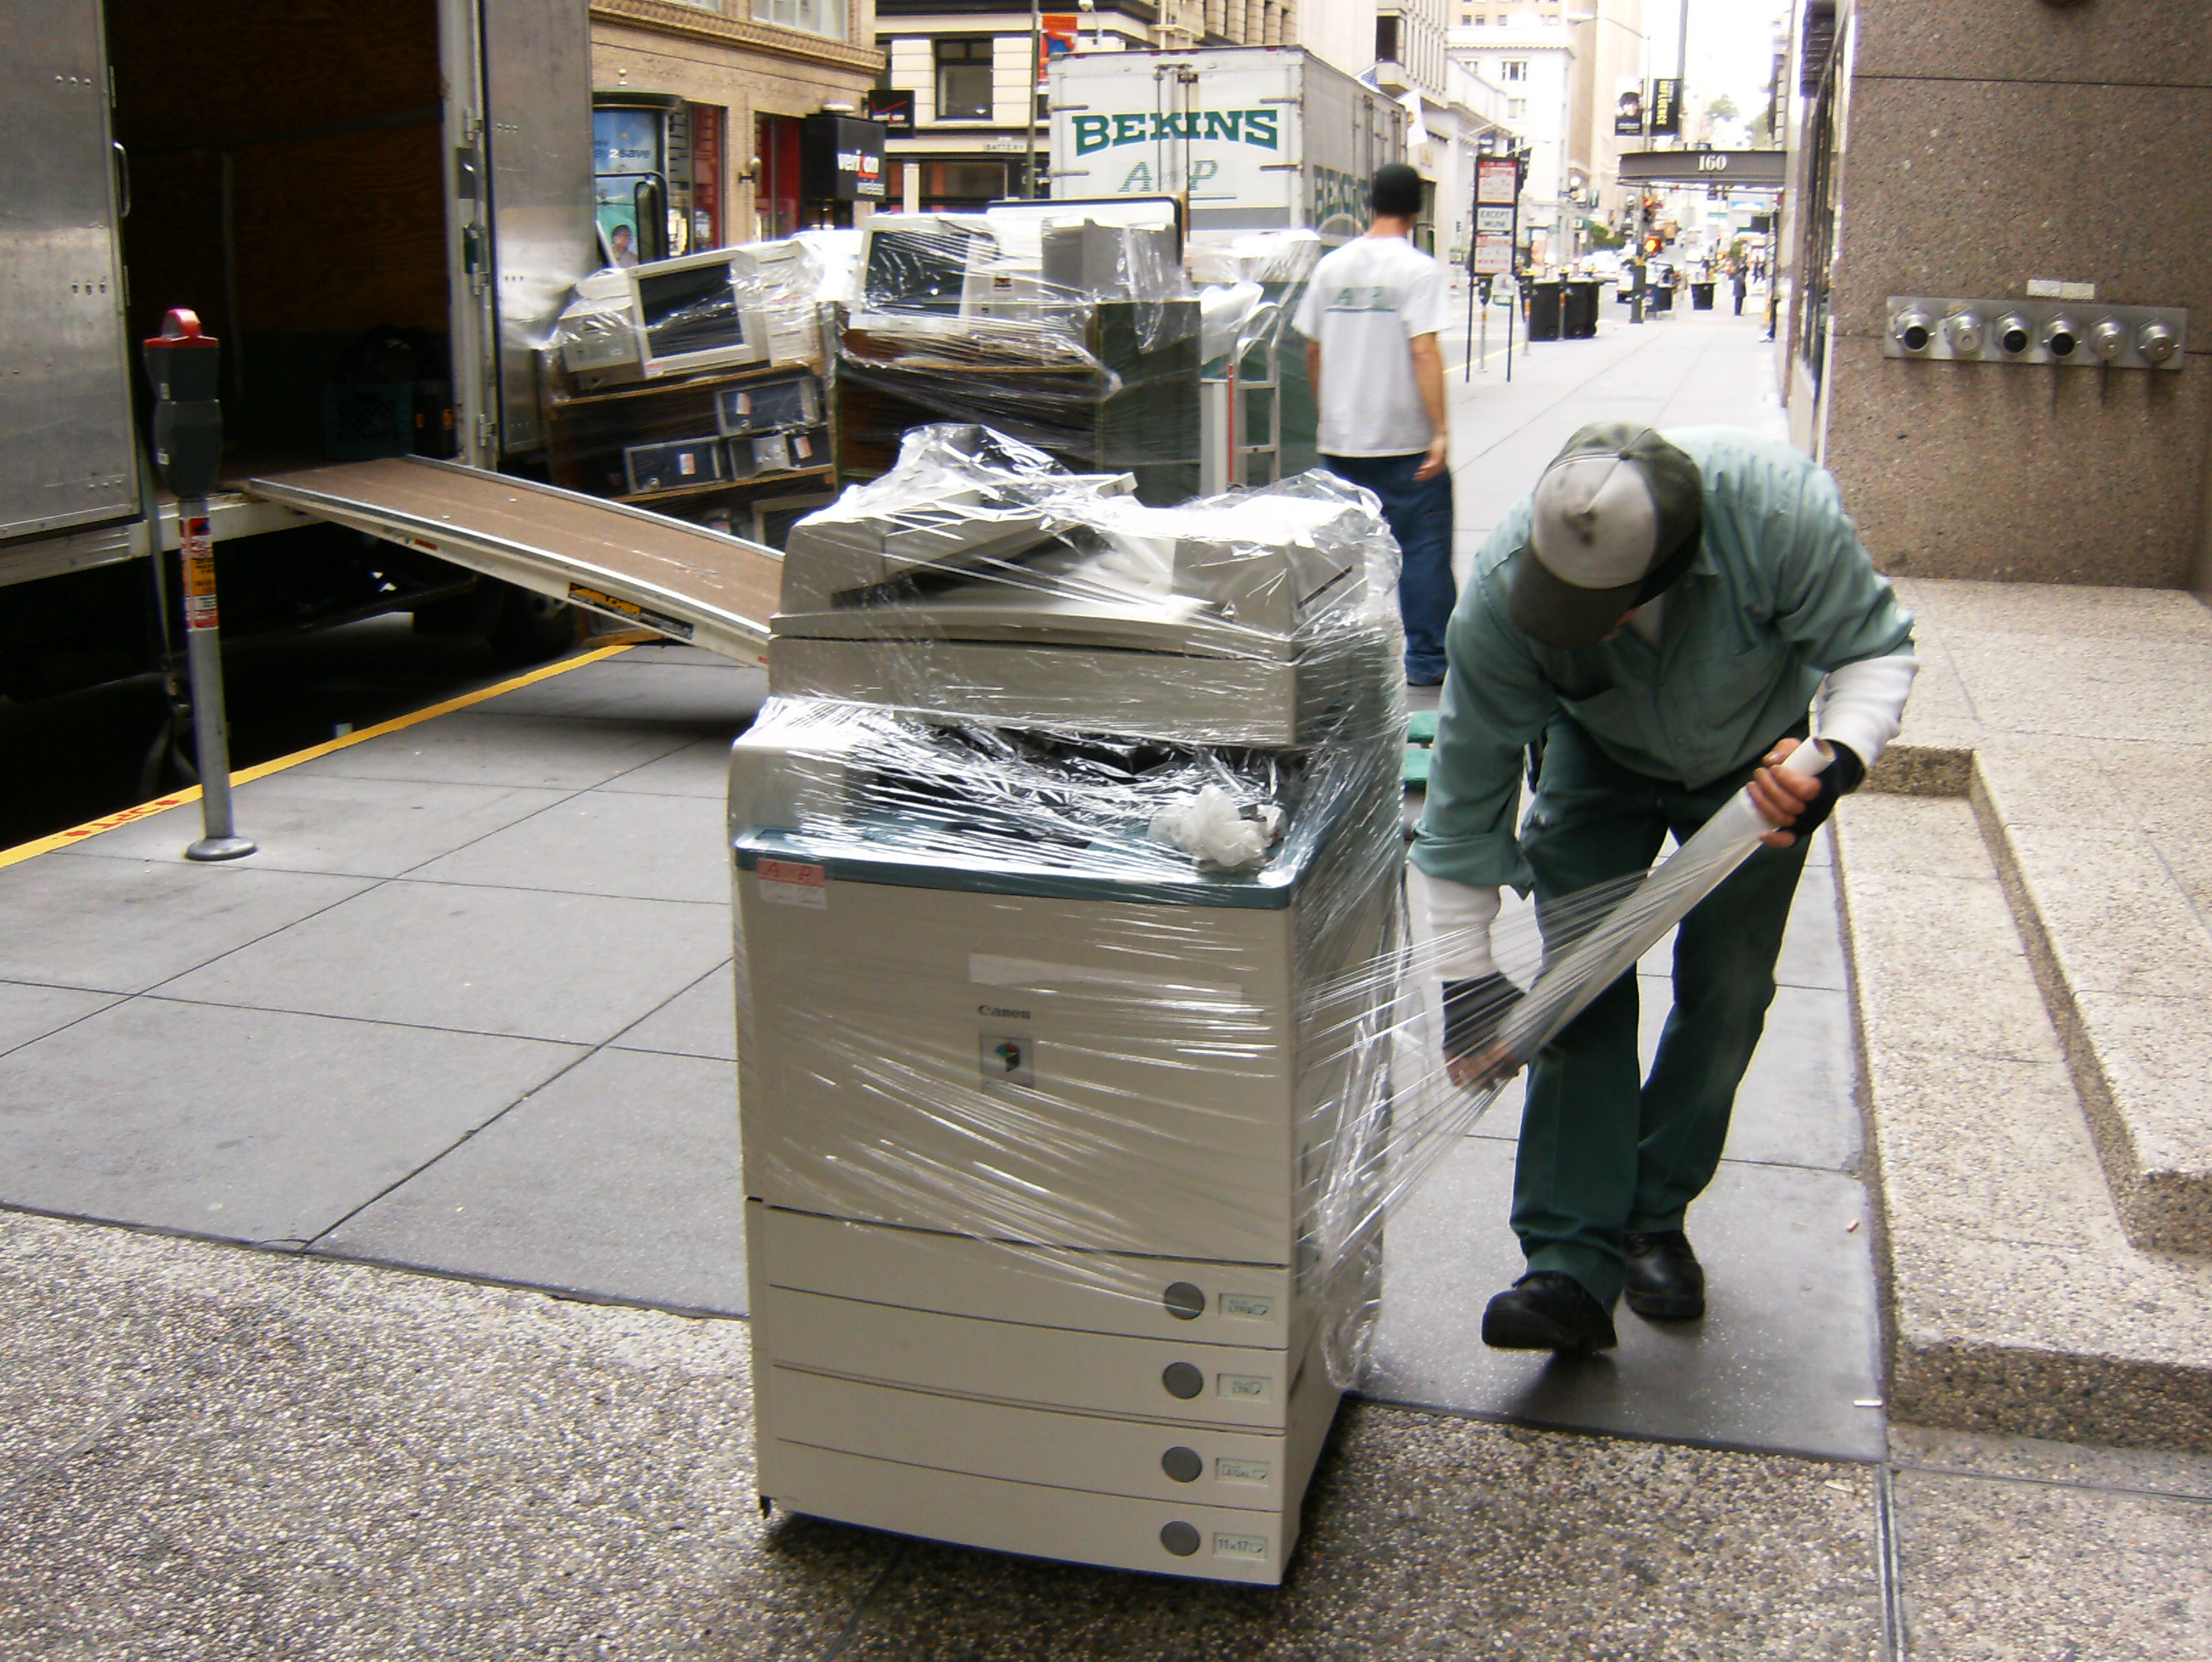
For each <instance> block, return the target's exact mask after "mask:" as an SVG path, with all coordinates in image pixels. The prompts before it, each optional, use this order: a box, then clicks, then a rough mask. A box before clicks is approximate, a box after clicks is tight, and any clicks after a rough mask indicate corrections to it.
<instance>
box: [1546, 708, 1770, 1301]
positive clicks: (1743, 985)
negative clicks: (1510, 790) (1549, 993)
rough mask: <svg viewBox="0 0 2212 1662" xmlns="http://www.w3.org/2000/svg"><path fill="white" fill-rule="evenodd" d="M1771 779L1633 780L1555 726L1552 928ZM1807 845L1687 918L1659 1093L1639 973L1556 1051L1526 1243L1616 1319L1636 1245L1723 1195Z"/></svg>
mask: <svg viewBox="0 0 2212 1662" xmlns="http://www.w3.org/2000/svg"><path fill="white" fill-rule="evenodd" d="M1752 773H1753V768H1745V769H1743V770H1741V771H1740V772H1738V773H1735V774H1732V775H1730V776H1729V777H1727V778H1725V779H1723V780H1720V781H1718V782H1716V783H1714V784H1711V785H1708V786H1706V787H1705V788H1703V789H1701V790H1694V791H1693V790H1687V789H1685V788H1683V787H1682V786H1680V785H1676V784H1669V783H1668V782H1665V781H1663V780H1658V779H1648V778H1646V777H1644V776H1643V775H1642V774H1639V773H1633V772H1631V771H1630V770H1628V769H1626V768H1624V767H1622V766H1620V764H1617V763H1615V762H1613V761H1612V760H1610V759H1608V758H1607V757H1606V756H1605V755H1604V753H1603V752H1601V751H1600V750H1599V749H1598V748H1597V746H1596V745H1595V744H1594V743H1593V742H1592V741H1591V740H1590V738H1589V734H1586V733H1584V732H1583V730H1582V728H1579V727H1577V726H1576V725H1575V724H1574V723H1573V722H1572V721H1568V720H1566V719H1565V718H1564V717H1560V718H1558V719H1555V720H1554V721H1553V723H1552V726H1551V728H1550V730H1549V731H1548V732H1547V734H1545V748H1544V761H1543V770H1542V774H1541V778H1540V780H1539V782H1538V784H1537V788H1536V800H1535V802H1534V806H1533V807H1531V808H1530V810H1529V814H1528V824H1527V825H1526V826H1525V827H1524V829H1523V831H1522V839H1521V840H1522V849H1523V850H1524V851H1525V852H1526V854H1527V855H1528V863H1529V865H1530V866H1531V867H1532V868H1534V871H1535V874H1536V902H1537V911H1538V916H1539V917H1540V919H1541V916H1543V913H1544V910H1545V909H1546V906H1547V903H1550V902H1553V901H1556V900H1559V899H1560V898H1564V897H1565V896H1568V895H1571V894H1573V893H1575V892H1577V891H1579V890H1583V889H1587V888H1589V886H1591V885H1592V884H1595V883H1603V882H1607V881H1608V880H1612V879H1614V878H1620V877H1626V876H1628V875H1629V874H1632V873H1635V872H1639V871H1642V870H1643V869H1644V868H1646V867H1647V866H1649V865H1650V863H1651V861H1652V860H1653V858H1654V857H1655V856H1656V855H1657V854H1658V852H1659V849H1660V846H1661V844H1662V843H1663V842H1664V841H1665V839H1666V836H1667V833H1668V832H1669V831H1672V832H1674V836H1675V837H1676V838H1677V839H1678V840H1680V839H1685V838H1687V837H1689V836H1690V834H1691V833H1692V831H1696V830H1697V828H1698V827H1699V825H1703V824H1705V821H1706V819H1709V818H1710V817H1711V815H1712V814H1713V813H1714V811H1715V810H1717V808H1719V807H1720V806H1721V805H1722V804H1723V803H1724V802H1726V801H1728V800H1729V797H1730V796H1732V795H1734V794H1735V793H1736V792H1737V791H1739V790H1741V788H1743V785H1744V783H1745V782H1746V781H1747V780H1748V779H1749V778H1750V776H1751V775H1752ZM1806 847H1807V844H1806V840H1805V839H1804V838H1803V837H1800V838H1799V839H1798V840H1797V842H1796V843H1795V844H1794V845H1793V846H1791V847H1790V848H1787V849H1774V848H1766V847H1764V846H1762V847H1761V848H1760V849H1759V850H1758V852H1757V853H1755V854H1753V855H1752V856H1751V858H1750V859H1748V860H1747V861H1744V862H1743V864H1742V865H1741V866H1739V867H1738V868H1736V869H1735V871H1734V872H1732V873H1730V874H1729V877H1728V879H1727V880H1726V881H1724V882H1723V883H1722V884H1721V886H1719V887H1718V888H1717V889H1715V890H1714V891H1713V892H1712V893H1711V894H1709V895H1707V896H1706V897H1705V899H1704V900H1702V901H1701V902H1699V904H1698V905H1697V907H1696V908H1695V909H1694V910H1692V912H1691V913H1690V915H1689V916H1687V917H1686V918H1684V919H1683V920H1682V923H1681V928H1680V932H1679V933H1678V934H1677V935H1676V938H1675V944H1674V1012H1673V1014H1670V1015H1669V1016H1668V1018H1667V1027H1666V1031H1665V1032H1664V1034H1663V1035H1662V1037H1661V1038H1660V1041H1659V1055H1658V1056H1657V1058H1656V1060H1655V1061H1654V1062H1653V1063H1652V1066H1651V1074H1650V1078H1649V1079H1646V1078H1644V1074H1643V1068H1642V1067H1641V1065H1640V1064H1639V1062H1638V1057H1637V1045H1636V1028H1637V985H1636V974H1635V971H1630V972H1629V973H1627V974H1626V975H1624V976H1622V977H1620V980H1618V981H1616V982H1614V983H1613V985H1612V986H1611V987H1609V988H1607V989H1606V990H1605V991H1604V992H1603V993H1601V994H1600V995H1599V996H1598V997H1597V999H1596V1000H1595V1002H1593V1003H1592V1004H1591V1005H1590V1006H1589V1008H1587V1009H1585V1010H1584V1011H1583V1013H1582V1014H1581V1015H1579V1016H1577V1018H1576V1019H1575V1020H1574V1021H1573V1022H1572V1023H1571V1024H1570V1025H1569V1026H1568V1027H1567V1029H1566V1030H1565V1032H1562V1033H1561V1034H1560V1035H1559V1038H1556V1039H1554V1040H1553V1042H1552V1043H1551V1044H1548V1045H1547V1046H1546V1047H1545V1048H1544V1050H1541V1052H1539V1053H1538V1055H1537V1056H1536V1058H1535V1061H1534V1063H1533V1065H1532V1066H1531V1067H1530V1068H1529V1071H1528V1096H1527V1105H1526V1107H1525V1109H1524V1111H1523V1112H1522V1120H1521V1154H1520V1160H1519V1163H1518V1165H1517V1166H1516V1170H1515V1172H1514V1178H1513V1229H1514V1233H1516V1234H1517V1235H1519V1236H1520V1237H1521V1249H1522V1251H1523V1252H1525V1253H1526V1254H1527V1255H1528V1267H1529V1269H1559V1270H1565V1272H1566V1273H1567V1274H1568V1275H1572V1276H1573V1277H1574V1278H1575V1279H1576V1280H1577V1281H1578V1282H1581V1283H1582V1284H1583V1286H1584V1287H1586V1288H1589V1290H1590V1292H1591V1293H1592V1294H1594V1295H1595V1297H1596V1298H1597V1299H1598V1300H1600V1301H1601V1303H1604V1304H1606V1305H1607V1306H1610V1305H1611V1304H1612V1303H1613V1300H1615V1299H1617V1298H1619V1297H1620V1288H1621V1280H1622V1269H1621V1263H1622V1254H1621V1237H1622V1236H1623V1235H1624V1234H1626V1233H1628V1232H1629V1231H1632V1230H1634V1231H1638V1232H1651V1231H1657V1230H1666V1229H1680V1227H1682V1214H1683V1211H1684V1209H1685V1208H1687V1207H1688V1205H1689V1203H1690V1202H1692V1201H1693V1200H1695V1199H1696V1198H1697V1197H1698V1196H1699V1194H1700V1193H1701V1192H1703V1190H1704V1189H1705V1185H1706V1184H1708V1183H1710V1182H1711V1181H1712V1176H1713V1172H1714V1170H1715V1168H1716V1167H1717V1166H1719V1164H1720V1158H1721V1146H1722V1144H1723V1143H1724V1142H1725V1141H1727V1140H1728V1128H1729V1110H1730V1109H1731V1108H1732V1107H1733V1106H1734V1105H1735V1087H1736V1086H1737V1084H1738V1083H1739V1082H1740V1081H1741V1080H1742V1078H1743V1072H1744V1069H1745V1068H1747V1067H1748V1066H1749V1065H1750V1062H1751V1053H1752V1051H1753V1050H1755V1049H1757V1048H1758V1044H1759V1032H1760V1030H1761V1029H1762V1028H1763V1027H1764V1026H1765V1022H1766V1007H1767V1006H1768V1005H1769V1004H1770V1003H1771V1002H1772V1001H1773V998H1774V959H1775V956H1776V954H1777V953H1779V952H1780V951H1781V949H1782V932H1783V929H1784V927H1785V926H1786V925H1787V923H1788V922H1789V920H1790V897H1791V896H1792V895H1793V894H1794V893H1795V892H1796V888H1797V874H1798V873H1799V872H1801V871H1802V870H1803V869H1804V865H1805V852H1806Z"/></svg>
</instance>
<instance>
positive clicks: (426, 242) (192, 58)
mask: <svg viewBox="0 0 2212 1662" xmlns="http://www.w3.org/2000/svg"><path fill="white" fill-rule="evenodd" d="M363 21H364V19H363V17H362V14H361V13H360V12H359V11H357V10H356V9H352V8H348V7H339V6H331V5H327V4H307V5H301V4H299V3H296V0H201V3H199V4H196V5H194V6H192V7H191V9H189V11H187V12H184V13H179V11H178V9H176V8H175V7H173V6H170V5H165V4H161V3H157V0H107V50H108V58H109V62H110V64H111V65H112V69H113V71H114V82H115V115H114V120H115V136H116V138H117V140H118V143H120V144H121V145H122V146H123V149H124V152H125V155H126V157H127V158H128V163H127V165H128V171H129V178H130V197H131V202H130V212H129V215H128V216H127V217H126V218H125V220H124V222H123V250H124V254H123V257H124V263H125V270H126V271H127V272H128V273H129V283H128V293H129V317H130V323H131V337H132V338H134V339H138V338H144V337H146V336H148V335H152V334H158V333H159V332H160V331H161V317H162V314H164V313H165V312H166V311H167V310H168V308H170V307H173V306H186V307H191V308H192V309H193V310H195V311H197V313H198V314H199V315H200V319H201V321H202V323H203V325H204V326H205V327H206V328H207V329H208V331H209V332H210V333H212V334H215V335H216V336H218V337H220V338H221V339H222V342H223V345H224V349H225V352H226V360H225V364H224V368H225V373H226V385H225V387H224V399H223V402H224V406H225V411H226V416H227V420H228V440H229V442H228V446H227V450H228V454H229V458H230V464H231V465H230V468H229V470H228V471H230V472H234V473H237V474H240V476H242V474H243V473H244V472H246V471H247V467H248V466H249V464H250V465H251V466H253V467H265V466H268V465H270V464H271V463H274V462H276V461H279V460H283V461H289V462H297V463H301V464H306V463H311V462H319V461H325V460H351V459H353V456H352V454H349V453H355V454H358V453H362V452H364V451H368V450H369V449H370V448H371V447H372V446H373V445H374V441H375V440H376V439H377V437H378V435H379V431H380V425H381V423H382V421H383V419H384V417H386V416H388V417H390V418H391V419H392V420H393V421H395V422H396V421H398V420H400V419H401V418H403V417H404V424H405V428H406V430H407V432H408V433H409V434H410V435H412V437H413V442H412V443H411V444H410V448H413V449H414V450H416V452H417V453H418V454H433V455H443V454H451V441H450V419H451V418H450V406H451V402H452V400H451V397H450V394H449V393H448V392H447V388H448V387H450V385H451V381H452V375H451V370H450V365H449V345H450V335H449V327H450V318H451V308H450V305H449V301H448V295H447V250H446V221H445V203H446V184H445V179H444V173H443V155H442V151H443V143H442V125H441V107H442V97H441V73H440V66H439V61H438V5H437V0H380V4H379V5H378V6H377V7H376V8H375V10H374V27H362V23H363ZM356 389H359V391H358V395H357V396H352V397H349V393H353V392H355V391H356Z"/></svg>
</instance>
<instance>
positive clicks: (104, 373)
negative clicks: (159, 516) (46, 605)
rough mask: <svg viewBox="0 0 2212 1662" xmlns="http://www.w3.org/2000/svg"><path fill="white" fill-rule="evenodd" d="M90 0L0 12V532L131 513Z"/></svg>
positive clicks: (100, 79) (94, 12) (115, 170)
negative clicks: (0, 152)
mask: <svg viewBox="0 0 2212 1662" xmlns="http://www.w3.org/2000/svg"><path fill="white" fill-rule="evenodd" d="M100 14H101V8H100V0H47V3H46V4H43V5H37V6H21V5H12V6H5V7H0V88H4V89H5V90H4V93H0V107H4V108H5V109H6V110H7V111H8V112H9V124H8V125H9V143H10V144H11V146H12V147H13V153H14V155H15V161H14V163H13V164H12V165H11V166H10V167H9V174H10V182H9V186H8V188H7V189H6V190H5V191H4V192H0V310H3V311H4V314H5V315H6V316H7V317H8V318H9V320H10V323H9V327H8V329H7V331H6V332H5V338H4V342H0V542H4V541H6V540H8V539H13V538H18V537H32V536H37V535H40V533H54V532H61V531H66V530H70V529H73V528H76V527H91V526H97V525H101V524H105V523H107V522H109V521H116V520H123V519H129V518H131V517H133V516H135V515H136V514H137V513H138V512H139V499H138V460H137V441H136V440H135V437H134V435H133V427H134V421H133V417H132V415H131V374H132V373H133V370H132V362H133V361H132V358H131V354H130V351H129V350H128V346H127V340H128V337H127V335H126V334H125V328H124V320H123V265H122V253H121V250H120V248H119V247H118V242H119V240H120V239H119V237H118V225H119V222H120V220H121V216H122V215H123V213H124V212H125V210H126V209H127V207H128V204H127V203H126V202H125V201H124V200H123V197H124V192H125V186H124V185H123V182H122V174H121V173H120V171H119V169H120V167H121V166H122V158H121V153H120V151H119V150H118V149H117V147H116V145H115V143H114V137H113V134H112V131H110V124H109V119H108V80H107V57H106V43H105V40H104V39H103V29H102V19H101V15H100Z"/></svg>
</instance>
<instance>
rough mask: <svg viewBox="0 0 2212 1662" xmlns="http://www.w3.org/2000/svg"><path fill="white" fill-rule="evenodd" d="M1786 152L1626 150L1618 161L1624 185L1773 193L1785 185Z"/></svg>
mask: <svg viewBox="0 0 2212 1662" xmlns="http://www.w3.org/2000/svg"><path fill="white" fill-rule="evenodd" d="M1789 168H1790V155H1789V152H1788V151H1786V150H1628V151H1625V152H1624V153H1623V154H1622V155H1621V158H1620V177H1621V179H1622V180H1623V182H1625V183H1628V182H1632V183H1638V184H1651V185H1722V184H1726V185H1737V186H1749V187H1751V188H1753V189H1760V188H1764V189H1767V190H1774V189H1778V188H1779V187H1780V186H1782V185H1783V184H1784V183H1785V182H1786V180H1787V179H1788V176H1789Z"/></svg>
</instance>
